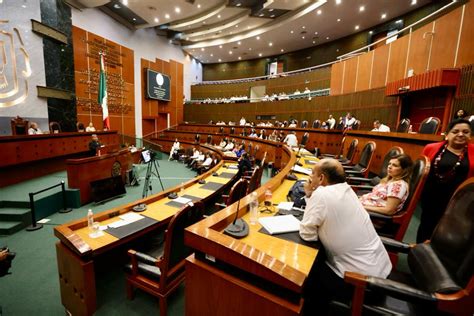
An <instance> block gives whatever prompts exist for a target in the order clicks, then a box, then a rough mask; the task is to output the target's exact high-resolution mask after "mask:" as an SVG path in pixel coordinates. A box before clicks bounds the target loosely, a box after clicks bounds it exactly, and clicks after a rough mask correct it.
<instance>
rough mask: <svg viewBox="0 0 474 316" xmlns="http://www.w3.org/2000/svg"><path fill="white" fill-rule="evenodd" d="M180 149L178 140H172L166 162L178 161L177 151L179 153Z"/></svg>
mask: <svg viewBox="0 0 474 316" xmlns="http://www.w3.org/2000/svg"><path fill="white" fill-rule="evenodd" d="M180 147H181V145H180V144H179V140H178V139H177V138H176V139H175V140H174V143H173V146H171V150H170V156H169V158H168V161H170V160H171V159H173V160H178V158H179V156H178V151H179V149H180Z"/></svg>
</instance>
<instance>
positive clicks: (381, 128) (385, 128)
mask: <svg viewBox="0 0 474 316" xmlns="http://www.w3.org/2000/svg"><path fill="white" fill-rule="evenodd" d="M372 132H390V127H388V126H387V125H385V124H382V123H380V121H379V120H375V121H374V128H373V129H372Z"/></svg>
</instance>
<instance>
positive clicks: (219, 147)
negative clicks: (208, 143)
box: [214, 137, 227, 150]
mask: <svg viewBox="0 0 474 316" xmlns="http://www.w3.org/2000/svg"><path fill="white" fill-rule="evenodd" d="M226 145H227V138H226V137H224V138H222V140H221V142H220V143H219V145H216V146H214V147H215V148H216V149H219V150H223V149H224V148H225V146H226Z"/></svg>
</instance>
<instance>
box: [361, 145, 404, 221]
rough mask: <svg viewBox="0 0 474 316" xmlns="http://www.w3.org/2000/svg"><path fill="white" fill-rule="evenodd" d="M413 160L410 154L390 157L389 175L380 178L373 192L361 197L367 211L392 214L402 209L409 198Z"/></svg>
mask: <svg viewBox="0 0 474 316" xmlns="http://www.w3.org/2000/svg"><path fill="white" fill-rule="evenodd" d="M412 166H413V162H412V161H411V158H410V156H408V155H405V154H400V155H397V156H395V157H393V158H392V159H390V161H389V163H388V167H387V176H386V177H385V178H383V179H382V180H380V183H379V184H377V185H376V186H375V187H374V188H373V189H372V192H370V193H367V194H364V195H363V196H361V197H360V198H359V200H360V202H361V203H362V205H363V206H364V208H365V209H366V210H367V211H371V212H376V213H381V214H385V215H392V214H395V213H396V212H398V211H400V210H401V209H402V208H403V205H404V204H405V201H406V200H407V198H408V193H409V190H408V182H409V181H410V176H411V172H412Z"/></svg>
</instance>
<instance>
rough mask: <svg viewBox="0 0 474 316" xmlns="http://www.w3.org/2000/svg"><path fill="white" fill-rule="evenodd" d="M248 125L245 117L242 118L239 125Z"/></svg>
mask: <svg viewBox="0 0 474 316" xmlns="http://www.w3.org/2000/svg"><path fill="white" fill-rule="evenodd" d="M246 123H247V120H246V119H245V117H243V116H242V118H241V119H240V122H239V125H240V126H245V124H246ZM229 125H230V124H229Z"/></svg>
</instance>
